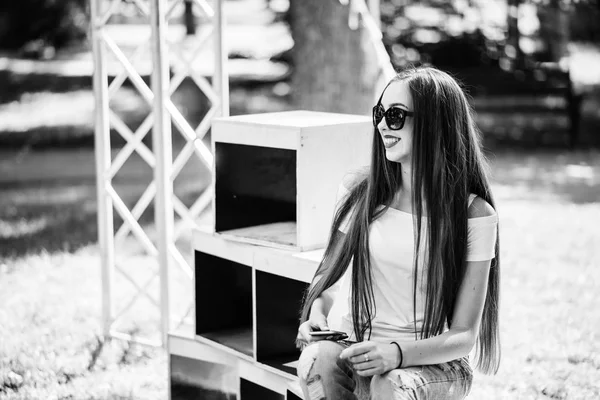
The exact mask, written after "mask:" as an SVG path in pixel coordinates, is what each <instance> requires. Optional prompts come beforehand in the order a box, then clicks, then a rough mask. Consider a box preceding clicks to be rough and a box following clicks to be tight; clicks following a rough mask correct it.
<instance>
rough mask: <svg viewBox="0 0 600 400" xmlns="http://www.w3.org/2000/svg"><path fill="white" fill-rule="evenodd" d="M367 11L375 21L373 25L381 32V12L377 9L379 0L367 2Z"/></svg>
mask: <svg viewBox="0 0 600 400" xmlns="http://www.w3.org/2000/svg"><path fill="white" fill-rule="evenodd" d="M369 11H370V12H371V16H372V17H373V19H374V20H375V24H377V27H378V28H379V29H380V30H381V11H380V9H379V0H369Z"/></svg>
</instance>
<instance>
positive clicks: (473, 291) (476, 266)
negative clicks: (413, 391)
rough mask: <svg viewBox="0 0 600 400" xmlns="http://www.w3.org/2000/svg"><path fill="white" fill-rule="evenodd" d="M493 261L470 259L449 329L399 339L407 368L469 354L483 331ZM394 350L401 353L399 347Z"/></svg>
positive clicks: (403, 363)
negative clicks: (421, 337)
mask: <svg viewBox="0 0 600 400" xmlns="http://www.w3.org/2000/svg"><path fill="white" fill-rule="evenodd" d="M490 264H491V260H488V261H475V262H467V268H466V272H465V276H464V278H463V282H462V284H461V286H460V289H459V292H458V297H457V299H456V304H455V307H454V318H453V320H452V326H450V327H449V330H448V331H446V332H444V333H442V334H441V335H438V336H434V337H431V338H428V339H423V340H417V341H411V342H398V343H399V344H400V346H401V347H402V354H403V356H404V360H403V362H402V366H403V367H409V366H412V365H427V364H439V363H443V362H447V361H451V360H455V359H457V358H460V357H464V356H466V355H467V354H469V352H470V351H471V349H472V348H473V346H474V345H475V341H476V339H477V334H478V332H479V324H480V323H481V315H482V312H483V306H484V303H485V297H486V293H487V284H488V275H489V271H490ZM392 346H394V345H392ZM394 350H395V351H396V352H398V349H397V348H396V346H394Z"/></svg>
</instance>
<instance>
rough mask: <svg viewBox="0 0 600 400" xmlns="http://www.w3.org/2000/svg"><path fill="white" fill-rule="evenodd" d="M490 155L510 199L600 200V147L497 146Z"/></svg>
mask: <svg viewBox="0 0 600 400" xmlns="http://www.w3.org/2000/svg"><path fill="white" fill-rule="evenodd" d="M489 159H490V163H491V165H492V175H493V181H494V183H496V184H498V185H501V186H502V187H504V188H505V189H506V192H505V193H506V196H507V197H510V200H519V199H528V200H532V199H536V198H537V199H538V201H544V200H545V199H547V198H549V197H553V198H555V199H559V200H560V201H563V202H568V203H573V204H591V203H598V202H599V201H600V150H594V149H592V150H580V151H566V150H548V149H545V150H537V151H536V150H534V151H532V150H523V149H519V150H515V149H496V150H495V151H494V153H490V154H489Z"/></svg>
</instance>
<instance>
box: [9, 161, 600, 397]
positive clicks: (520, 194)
mask: <svg viewBox="0 0 600 400" xmlns="http://www.w3.org/2000/svg"><path fill="white" fill-rule="evenodd" d="M10 157H11V156H10V155H8V154H2V158H1V160H2V162H1V163H0V177H1V178H0V179H1V180H2V185H3V188H4V189H3V192H2V194H3V195H2V197H1V198H0V221H1V225H0V251H1V254H2V257H3V259H2V261H1V262H0V337H1V338H2V340H1V341H0V397H2V398H6V399H47V398H57V399H59V398H77V399H121V398H140V399H142V398H143V399H162V398H166V396H167V365H166V355H165V354H164V353H163V351H162V350H155V349H150V348H146V347H141V346H128V345H127V344H126V343H124V342H121V341H118V340H115V341H112V342H110V343H106V344H105V345H104V346H100V342H101V322H100V321H101V318H100V310H101V293H100V268H99V260H98V255H97V247H96V245H95V244H94V242H95V240H96V234H95V232H96V220H95V218H96V217H95V212H96V209H95V204H96V201H95V191H94V184H95V181H94V177H93V163H92V158H91V157H92V155H91V153H90V151H87V152H85V151H82V152H75V151H71V152H55V153H54V154H52V152H49V151H47V152H42V153H36V152H30V153H26V154H22V155H21V156H20V157H21V158H20V160H19V163H18V164H17V163H16V162H15V159H14V158H13V159H11V158H10ZM13 157H14V155H13ZM490 158H491V162H492V166H493V174H494V191H495V194H496V197H497V202H498V210H499V213H500V218H501V244H502V253H501V257H502V258H501V259H502V310H501V322H502V342H503V362H502V367H501V370H500V372H499V374H498V375H496V376H494V377H486V376H480V375H478V376H477V377H476V380H475V384H474V386H473V390H472V395H471V396H470V398H472V399H505V398H512V399H545V398H554V399H567V398H568V399H592V398H598V396H600V387H599V384H598V382H600V334H599V333H598V332H597V327H598V326H600V314H599V313H598V312H597V310H598V308H599V306H600V300H598V297H597V293H598V287H599V283H600V268H599V267H600V265H599V264H598V263H599V261H598V260H600V247H599V246H598V243H600V230H599V229H598V228H597V224H598V221H600V154H599V152H598V151H585V152H579V153H567V152H555V151H552V152H551V151H546V152H537V153H534V152H523V151H521V152H511V151H499V152H496V153H495V154H494V155H492V156H491V157H490ZM32 166H35V168H32ZM17 171H20V172H19V173H18V175H19V176H18V178H19V179H16V180H14V181H12V182H11V181H8V180H7V179H6V177H7V176H10V175H11V174H14V173H17ZM59 171H62V173H59ZM132 176H135V175H132ZM36 177H37V178H36ZM16 181H18V182H19V183H18V184H17V183H16ZM122 184H123V185H124V187H126V188H129V189H131V193H132V197H134V194H135V192H136V190H139V189H136V188H138V186H139V185H137V184H136V179H133V178H130V179H129V180H127V179H123V180H122ZM135 263H137V265H138V267H140V268H143V267H146V265H145V263H144V260H143V258H139V257H138V259H137V261H136V262H135ZM145 313H146V314H148V316H150V311H149V308H146V311H145Z"/></svg>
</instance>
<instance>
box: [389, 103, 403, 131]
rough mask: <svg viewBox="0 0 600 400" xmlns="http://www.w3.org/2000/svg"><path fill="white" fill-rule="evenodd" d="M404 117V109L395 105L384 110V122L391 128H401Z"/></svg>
mask: <svg viewBox="0 0 600 400" xmlns="http://www.w3.org/2000/svg"><path fill="white" fill-rule="evenodd" d="M405 118H406V114H404V111H403V110H402V109H400V108H397V107H391V108H389V109H388V110H387V111H386V112H385V122H386V124H387V126H388V127H389V128H390V129H392V130H398V129H402V127H403V126H404V119H405Z"/></svg>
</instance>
